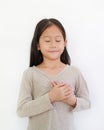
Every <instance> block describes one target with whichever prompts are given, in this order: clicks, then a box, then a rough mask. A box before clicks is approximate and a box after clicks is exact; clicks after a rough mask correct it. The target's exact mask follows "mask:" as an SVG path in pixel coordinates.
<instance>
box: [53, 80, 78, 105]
mask: <svg viewBox="0 0 104 130" xmlns="http://www.w3.org/2000/svg"><path fill="white" fill-rule="evenodd" d="M61 84H62V83H59V82H56V81H53V82H52V83H51V87H55V86H56V85H61ZM64 86H69V89H70V93H69V96H68V98H67V99H64V100H62V102H64V103H66V104H68V105H71V106H72V107H75V106H76V96H75V95H74V91H73V89H72V87H71V85H69V84H67V83H65V84H64Z"/></svg>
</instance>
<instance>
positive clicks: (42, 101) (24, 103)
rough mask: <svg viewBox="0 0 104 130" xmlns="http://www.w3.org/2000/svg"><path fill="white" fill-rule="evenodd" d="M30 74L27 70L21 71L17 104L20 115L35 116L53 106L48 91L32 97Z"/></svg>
mask: <svg viewBox="0 0 104 130" xmlns="http://www.w3.org/2000/svg"><path fill="white" fill-rule="evenodd" d="M32 88H33V86H32V76H31V75H29V74H28V72H27V71H25V72H24V73H23V77H22V81H21V86H20V93H19V98H18V105H17V114H18V116H20V117H30V116H36V115H38V114H41V113H43V112H46V111H49V110H51V109H52V108H53V106H52V104H51V102H50V99H49V95H48V93H46V94H45V95H42V96H40V97H38V98H36V99H34V100H33V99H32Z"/></svg>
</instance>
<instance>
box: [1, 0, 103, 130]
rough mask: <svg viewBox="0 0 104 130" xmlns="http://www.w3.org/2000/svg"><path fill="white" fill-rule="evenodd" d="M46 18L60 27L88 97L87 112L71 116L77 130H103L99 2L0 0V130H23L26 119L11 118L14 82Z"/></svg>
mask: <svg viewBox="0 0 104 130" xmlns="http://www.w3.org/2000/svg"><path fill="white" fill-rule="evenodd" d="M51 17H53V18H57V19H58V20H60V21H61V23H62V24H63V25H64V27H65V30H66V33H67V40H68V45H67V47H68V52H69V54H70V56H71V60H72V65H74V66H77V67H78V68H79V69H80V70H81V72H82V74H83V76H84V77H85V79H86V81H87V84H88V88H89V91H90V100H91V104H92V106H91V109H89V110H85V111H81V112H75V123H76V127H77V130H104V102H103V100H104V3H103V0H43V1H42V0H0V130H26V127H27V123H28V119H27V118H19V117H18V116H17V114H16V107H17V99H18V94H19V88H20V82H21V78H22V74H23V71H24V70H25V69H27V68H28V66H29V54H30V44H31V40H32V37H33V33H34V29H35V26H36V23H37V22H38V21H39V20H41V19H42V18H51ZM34 109H35V108H34Z"/></svg>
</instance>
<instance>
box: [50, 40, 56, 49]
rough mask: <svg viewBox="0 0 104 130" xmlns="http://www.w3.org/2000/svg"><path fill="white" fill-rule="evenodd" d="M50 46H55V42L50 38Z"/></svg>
mask: <svg viewBox="0 0 104 130" xmlns="http://www.w3.org/2000/svg"><path fill="white" fill-rule="evenodd" d="M50 46H51V47H52V48H56V43H55V41H53V40H52V41H51V44H50Z"/></svg>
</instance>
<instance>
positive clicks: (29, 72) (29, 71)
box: [23, 67, 34, 77]
mask: <svg viewBox="0 0 104 130" xmlns="http://www.w3.org/2000/svg"><path fill="white" fill-rule="evenodd" d="M33 70H34V69H33V67H28V68H26V69H25V70H24V71H23V76H24V77H31V76H32V74H33Z"/></svg>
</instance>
